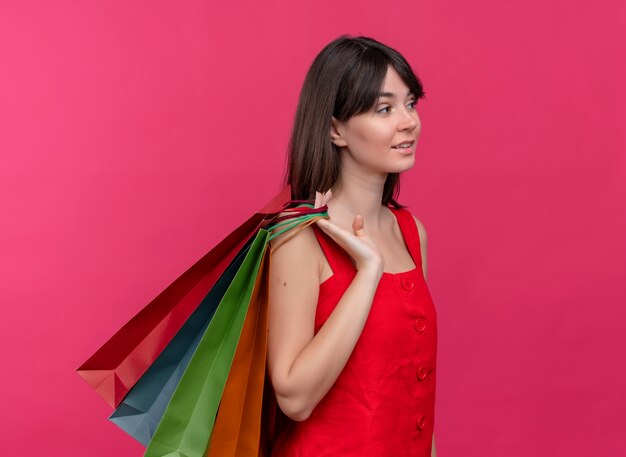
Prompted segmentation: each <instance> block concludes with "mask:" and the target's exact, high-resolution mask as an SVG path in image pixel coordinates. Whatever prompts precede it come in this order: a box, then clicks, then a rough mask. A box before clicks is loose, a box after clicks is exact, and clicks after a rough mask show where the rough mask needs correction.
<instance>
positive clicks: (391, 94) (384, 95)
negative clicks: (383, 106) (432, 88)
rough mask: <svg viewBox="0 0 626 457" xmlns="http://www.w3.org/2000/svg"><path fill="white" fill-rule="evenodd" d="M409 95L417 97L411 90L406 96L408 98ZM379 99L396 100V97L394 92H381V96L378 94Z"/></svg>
mask: <svg viewBox="0 0 626 457" xmlns="http://www.w3.org/2000/svg"><path fill="white" fill-rule="evenodd" d="M409 95H415V94H413V92H412V91H411V89H409V91H408V92H407V93H406V96H407V97H408V96H409ZM378 97H379V98H381V97H389V98H396V95H395V94H394V93H393V92H381V93H380V94H378Z"/></svg>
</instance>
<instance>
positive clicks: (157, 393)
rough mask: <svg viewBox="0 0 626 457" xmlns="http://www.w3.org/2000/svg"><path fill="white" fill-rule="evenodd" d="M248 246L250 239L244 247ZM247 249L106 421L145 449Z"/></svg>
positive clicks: (240, 254) (239, 255) (231, 265)
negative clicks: (117, 427)
mask: <svg viewBox="0 0 626 457" xmlns="http://www.w3.org/2000/svg"><path fill="white" fill-rule="evenodd" d="M250 244H251V240H250V242H249V243H248V244H247V245H246V246H247V248H249V245H250ZM247 248H244V249H243V250H242V251H240V252H239V254H238V255H237V257H236V258H235V259H234V260H233V262H232V263H231V264H230V265H229V266H228V268H227V269H226V271H225V272H224V274H222V276H221V277H220V278H219V279H218V281H217V282H216V283H215V286H214V287H213V288H212V289H211V290H210V291H209V293H208V294H207V296H206V297H205V298H204V299H203V300H202V302H201V303H200V305H199V306H198V307H197V309H196V310H195V311H194V312H193V314H192V315H191V317H190V318H189V319H188V320H187V321H186V322H185V324H184V325H183V326H182V327H181V329H180V330H179V332H178V333H177V334H176V335H175V336H174V338H172V340H171V342H170V343H169V344H168V345H167V346H166V347H165V349H164V350H163V352H161V354H159V356H158V357H157V359H156V360H155V362H154V363H153V364H152V365H151V366H150V367H149V368H148V369H147V370H146V372H145V373H144V374H143V376H141V378H139V380H138V381H137V383H136V384H135V385H134V386H133V387H132V389H130V391H129V392H128V394H127V395H126V397H125V398H124V400H123V401H122V402H121V403H120V405H119V406H118V407H117V408H116V409H115V411H114V412H113V414H111V416H109V420H111V421H112V422H114V423H115V424H117V425H118V426H119V427H120V428H121V429H122V430H124V431H125V432H126V433H128V434H129V435H131V436H132V437H133V438H135V439H136V440H137V441H139V442H140V443H142V444H143V445H145V446H147V445H148V443H149V441H150V439H151V438H152V435H153V434H154V431H155V430H156V426H157V424H158V423H159V421H160V420H161V417H162V416H163V413H164V412H165V408H166V407H167V405H168V403H169V401H170V399H171V397H172V395H173V393H174V389H175V388H176V386H177V385H178V382H179V381H180V378H181V377H182V375H183V372H184V371H185V369H186V368H187V365H188V364H189V361H190V360H191V356H192V355H193V353H194V351H195V350H196V348H197V347H198V344H199V343H200V339H201V338H202V335H203V334H204V332H205V331H206V329H207V327H208V325H209V322H210V321H211V319H212V317H213V315H214V314H215V311H216V309H217V306H218V304H219V303H220V301H221V300H222V297H223V296H224V293H225V292H226V289H227V288H228V285H229V284H230V283H231V282H232V280H233V278H234V277H235V273H236V272H237V270H238V269H239V267H240V266H241V264H242V262H243V259H244V256H245V253H246V251H247Z"/></svg>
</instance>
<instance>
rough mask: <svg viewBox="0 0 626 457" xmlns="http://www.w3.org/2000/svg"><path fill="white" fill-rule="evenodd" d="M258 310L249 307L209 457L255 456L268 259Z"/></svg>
mask: <svg viewBox="0 0 626 457" xmlns="http://www.w3.org/2000/svg"><path fill="white" fill-rule="evenodd" d="M264 262H265V265H264V266H263V268H262V271H263V273H262V277H261V289H260V298H259V306H254V304H255V302H253V303H251V305H250V306H249V308H248V314H247V315H246V320H245V322H244V326H243V329H242V332H241V337H240V338H239V343H238V345H237V350H236V352H235V358H234V360H233V364H232V366H231V368H230V371H229V373H228V378H227V380H226V386H225V388H224V393H223V395H222V398H221V399H220V405H219V409H218V412H217V417H216V419H215V426H214V428H213V433H212V434H211V438H210V441H209V448H208V451H207V454H206V455H207V456H208V457H230V456H256V455H257V453H258V450H259V443H260V435H261V411H262V406H263V387H264V380H265V361H266V353H267V309H268V293H267V289H268V278H269V256H268V255H266V256H265V258H264Z"/></svg>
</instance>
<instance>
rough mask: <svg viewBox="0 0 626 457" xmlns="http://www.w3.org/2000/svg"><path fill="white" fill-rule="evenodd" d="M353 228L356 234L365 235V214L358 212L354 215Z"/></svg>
mask: <svg viewBox="0 0 626 457" xmlns="http://www.w3.org/2000/svg"><path fill="white" fill-rule="evenodd" d="M352 230H353V231H354V233H355V235H363V234H365V221H364V220H363V216H362V215H360V214H357V215H356V216H354V221H353V222H352Z"/></svg>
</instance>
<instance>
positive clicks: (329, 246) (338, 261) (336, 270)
mask: <svg viewBox="0 0 626 457" xmlns="http://www.w3.org/2000/svg"><path fill="white" fill-rule="evenodd" d="M311 227H313V232H314V233H315V236H316V237H317V241H318V242H319V244H320V246H321V248H322V251H324V255H325V256H326V259H328V263H329V264H330V268H331V269H332V270H333V274H336V275H339V274H342V272H343V271H346V270H347V271H350V270H354V268H355V267H354V265H353V264H352V261H351V260H350V257H349V256H348V254H347V253H346V251H344V250H343V248H342V247H341V246H339V245H338V244H337V243H336V242H335V240H333V239H332V238H331V237H330V236H328V235H327V234H326V233H325V232H324V231H323V230H322V229H321V228H319V227H318V226H317V224H313V225H311Z"/></svg>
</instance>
